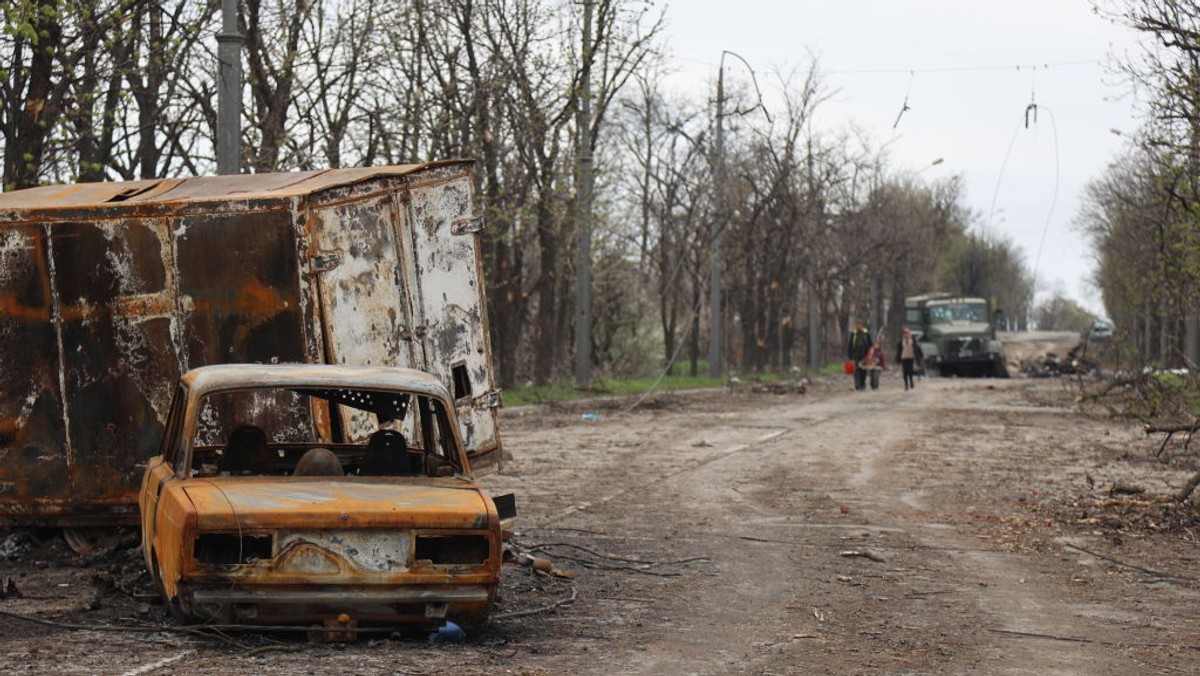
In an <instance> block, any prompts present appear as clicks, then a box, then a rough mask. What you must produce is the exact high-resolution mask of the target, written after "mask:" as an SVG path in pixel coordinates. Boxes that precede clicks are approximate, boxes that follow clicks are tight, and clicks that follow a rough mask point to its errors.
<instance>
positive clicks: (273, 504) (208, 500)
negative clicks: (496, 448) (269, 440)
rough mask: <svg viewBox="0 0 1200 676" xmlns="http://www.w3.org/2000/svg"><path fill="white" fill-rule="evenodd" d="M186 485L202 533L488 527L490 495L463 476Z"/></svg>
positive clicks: (242, 480) (218, 481) (226, 481)
mask: <svg viewBox="0 0 1200 676" xmlns="http://www.w3.org/2000/svg"><path fill="white" fill-rule="evenodd" d="M432 481H436V482H437V483H432ZM187 483H188V484H189V485H187V486H186V487H184V489H183V490H184V493H185V494H186V495H187V497H188V499H189V500H190V501H191V503H192V506H193V507H194V508H195V510H196V519H197V526H198V527H199V529H200V530H237V531H241V530H247V529H254V528H298V527H303V528H309V529H313V528H339V529H346V528H414V527H421V528H453V529H464V528H465V529H470V528H486V527H487V526H488V511H489V510H488V500H487V498H485V497H484V495H483V494H482V493H481V492H480V490H479V488H478V487H477V486H476V485H475V484H474V483H471V482H469V481H467V480H464V479H436V480H428V479H426V480H422V482H421V483H401V482H386V481H385V482H379V481H373V480H372V481H363V480H355V479H342V480H332V479H321V480H315V479H314V480H295V479H289V480H282V481H281V480H280V479H278V478H265V479H256V478H241V477H239V478H237V479H232V480H231V479H224V480H223V479H219V478H218V479H203V480H192V481H188V482H187Z"/></svg>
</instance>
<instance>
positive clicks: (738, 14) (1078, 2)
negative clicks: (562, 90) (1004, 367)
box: [667, 0, 1138, 314]
mask: <svg viewBox="0 0 1200 676" xmlns="http://www.w3.org/2000/svg"><path fill="white" fill-rule="evenodd" d="M667 21H668V26H667V36H668V44H669V46H670V49H671V51H672V53H673V62H674V63H675V65H676V66H677V68H678V69H679V72H678V73H677V74H676V75H675V76H674V77H673V79H672V80H671V83H672V86H673V87H674V88H676V89H679V90H684V91H690V92H693V95H694V96H703V94H704V92H705V88H706V87H707V86H709V85H710V84H711V83H712V82H713V81H714V80H715V77H716V71H717V63H718V61H719V59H720V56H721V52H722V50H730V51H733V52H736V53H737V54H738V55H740V56H742V57H744V58H745V59H746V61H748V62H749V63H750V65H751V66H752V67H753V68H754V69H755V71H756V73H757V74H758V79H759V83H760V85H761V86H762V87H763V88H764V89H768V90H769V89H770V88H772V87H775V89H778V87H777V86H775V85H776V83H777V82H778V78H777V76H776V75H774V73H778V72H786V71H788V70H789V69H793V68H795V67H797V66H800V67H802V68H804V69H806V68H807V64H808V63H809V55H810V53H811V55H813V56H815V57H816V59H817V61H818V63H819V70H820V72H821V73H823V78H822V82H823V83H824V86H825V88H826V91H827V92H830V93H832V98H831V99H830V100H829V101H828V102H826V103H824V104H823V105H822V106H821V107H820V108H819V109H818V110H817V112H816V115H815V118H814V122H815V124H816V125H817V126H818V127H823V128H828V129H837V128H842V127H846V126H848V125H851V124H852V125H854V126H855V127H856V128H857V129H859V130H860V131H862V132H864V133H865V134H866V135H867V136H868V137H869V138H870V139H871V140H872V142H873V146H874V147H876V148H878V147H880V146H885V144H886V146H885V150H884V152H885V154H886V156H887V157H888V158H890V160H891V162H890V164H891V165H892V166H894V167H897V168H907V169H909V170H911V171H920V172H921V177H922V178H929V179H935V178H939V177H945V176H948V175H950V174H951V173H957V174H961V175H962V176H963V178H964V181H965V186H966V202H967V204H968V206H969V207H970V208H971V209H973V210H974V211H975V212H977V213H978V214H979V222H980V223H982V224H984V225H988V223H989V221H990V225H988V227H990V228H991V229H992V230H994V231H996V232H1000V233H1004V234H1006V235H1008V236H1009V237H1010V238H1011V239H1012V240H1013V241H1014V242H1015V243H1016V244H1017V245H1018V246H1019V247H1020V248H1021V249H1022V251H1023V252H1024V255H1025V259H1026V263H1027V265H1028V267H1029V268H1030V269H1031V270H1032V269H1034V267H1035V265H1036V271H1035V274H1036V279H1037V283H1038V287H1039V289H1040V290H1042V291H1049V290H1053V289H1055V288H1056V287H1057V288H1060V289H1061V290H1063V291H1064V292H1065V293H1066V294H1067V295H1068V296H1070V297H1072V298H1075V299H1076V300H1077V301H1079V302H1081V303H1083V304H1084V305H1085V306H1086V307H1088V308H1089V309H1091V310H1092V311H1094V312H1096V313H1098V314H1103V308H1102V305H1101V302H1100V297H1099V293H1098V292H1097V291H1096V290H1095V288H1094V286H1093V285H1092V283H1091V281H1090V279H1091V275H1092V267H1093V263H1092V255H1091V253H1090V250H1089V248H1088V247H1087V245H1086V243H1085V241H1084V238H1083V236H1082V235H1081V234H1080V233H1079V232H1078V229H1077V228H1076V227H1075V226H1074V225H1073V222H1074V220H1075V219H1076V216H1077V214H1078V211H1079V205H1080V201H1079V200H1080V198H1081V197H1082V193H1083V189H1084V186H1085V184H1086V183H1087V181H1088V180H1089V179H1091V178H1094V177H1096V176H1098V175H1099V174H1100V172H1102V171H1103V170H1104V168H1105V166H1106V165H1107V164H1108V163H1109V162H1111V161H1113V160H1115V159H1116V158H1117V157H1118V156H1119V154H1120V151H1121V148H1122V146H1123V140H1122V138H1121V137H1120V136H1118V135H1117V134H1115V133H1113V131H1112V130H1114V129H1115V130H1118V131H1121V132H1129V131H1132V130H1134V129H1136V127H1137V121H1136V119H1135V118H1134V114H1133V108H1134V105H1133V99H1132V96H1131V95H1129V93H1128V86H1127V85H1126V84H1125V83H1124V82H1122V81H1121V79H1120V78H1119V77H1117V76H1115V75H1113V74H1111V73H1110V72H1109V70H1107V66H1108V65H1109V64H1110V63H1111V59H1110V55H1111V54H1113V53H1117V54H1122V53H1127V52H1129V51H1131V50H1133V49H1134V48H1135V45H1136V41H1137V39H1138V37H1137V36H1136V35H1135V34H1134V33H1133V32H1132V31H1130V30H1129V29H1127V28H1123V27H1121V26H1116V25H1113V24H1111V23H1108V22H1107V21H1105V20H1103V19H1101V18H1099V17H1097V16H1095V15H1094V14H1093V13H1092V11H1091V4H1090V3H1089V2H1088V1H1087V0H1002V1H1001V2H997V1H995V0H992V1H990V2H983V1H976V0H837V1H836V2H835V1H831V0H791V1H779V0H738V1H737V2H728V0H724V1H718V0H675V1H674V2H671V3H670V4H669V5H668V6H667ZM725 68H726V80H727V81H729V80H736V79H738V78H741V79H742V80H748V77H749V75H748V73H747V72H746V69H745V66H744V65H743V64H741V62H739V61H738V60H737V59H734V58H731V57H726V59H725ZM906 98H907V101H908V106H909V110H908V111H906V112H905V113H904V114H903V116H901V117H900V120H899V123H898V124H896V118H897V115H898V114H899V113H900V111H901V108H902V106H903V105H904V102H905V99H906ZM1031 102H1036V104H1037V106H1038V110H1037V119H1036V122H1035V121H1034V120H1033V119H1032V117H1031V118H1030V123H1029V127H1028V128H1026V126H1025V112H1026V108H1027V106H1028V105H1029V104H1030V103H1031ZM893 125H896V126H895V127H894V128H893ZM1006 157H1007V160H1006ZM939 158H940V159H942V160H943V161H942V162H941V163H940V164H937V165H933V164H932V163H933V162H934V161H935V160H937V159H939ZM1043 233H1044V243H1043V241H1042V240H1043ZM1039 250H1040V257H1039ZM1044 296H1045V294H1044V293H1039V296H1038V298H1039V300H1040V299H1042V298H1043V297H1044Z"/></svg>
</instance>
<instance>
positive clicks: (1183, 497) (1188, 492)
mask: <svg viewBox="0 0 1200 676" xmlns="http://www.w3.org/2000/svg"><path fill="white" fill-rule="evenodd" d="M1196 486H1200V472H1196V473H1195V474H1193V475H1192V478H1191V479H1188V482H1187V483H1186V484H1184V485H1183V488H1181V489H1179V492H1178V493H1176V494H1175V499H1176V500H1178V501H1180V502H1187V501H1188V498H1190V497H1192V491H1194V490H1196Z"/></svg>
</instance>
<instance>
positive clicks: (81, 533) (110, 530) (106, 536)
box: [62, 526, 123, 556]
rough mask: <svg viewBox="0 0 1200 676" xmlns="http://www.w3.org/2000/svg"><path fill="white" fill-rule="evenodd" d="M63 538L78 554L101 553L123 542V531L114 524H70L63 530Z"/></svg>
mask: <svg viewBox="0 0 1200 676" xmlns="http://www.w3.org/2000/svg"><path fill="white" fill-rule="evenodd" d="M62 534H63V540H66V541H67V546H68V547H70V548H71V551H73V552H75V553H76V554H81V555H84V556H87V555H89V554H101V553H103V552H107V551H109V550H111V549H113V548H115V547H116V546H117V545H119V544H121V537H122V535H123V534H122V532H121V529H120V528H119V527H113V526H68V527H67V528H64V529H63V531H62Z"/></svg>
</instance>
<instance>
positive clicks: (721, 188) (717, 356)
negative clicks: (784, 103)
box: [708, 53, 725, 378]
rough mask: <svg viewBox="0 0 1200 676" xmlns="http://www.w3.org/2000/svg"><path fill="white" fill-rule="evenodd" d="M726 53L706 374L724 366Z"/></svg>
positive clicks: (715, 374) (720, 78)
mask: <svg viewBox="0 0 1200 676" xmlns="http://www.w3.org/2000/svg"><path fill="white" fill-rule="evenodd" d="M724 118H725V54H724V53H722V54H721V63H720V65H719V66H718V67H717V135H716V139H715V141H714V146H713V154H714V156H715V157H714V158H713V197H714V198H715V203H716V214H715V218H713V221H712V229H711V231H710V235H711V237H712V252H711V258H710V267H709V271H708V311H709V316H708V375H709V377H710V378H720V377H721V376H723V375H725V368H724V363H723V362H724V356H725V351H724V345H723V343H724V341H723V340H722V332H723V330H724V322H723V319H724V316H723V313H722V310H721V273H722V271H723V268H724V266H725V260H724V254H723V253H722V251H721V249H722V240H723V239H724V237H725V119H724Z"/></svg>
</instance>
